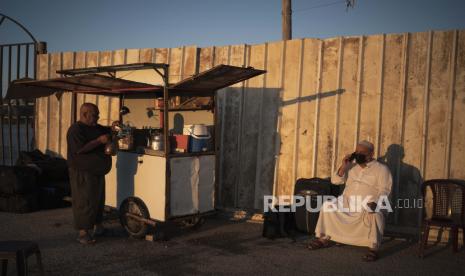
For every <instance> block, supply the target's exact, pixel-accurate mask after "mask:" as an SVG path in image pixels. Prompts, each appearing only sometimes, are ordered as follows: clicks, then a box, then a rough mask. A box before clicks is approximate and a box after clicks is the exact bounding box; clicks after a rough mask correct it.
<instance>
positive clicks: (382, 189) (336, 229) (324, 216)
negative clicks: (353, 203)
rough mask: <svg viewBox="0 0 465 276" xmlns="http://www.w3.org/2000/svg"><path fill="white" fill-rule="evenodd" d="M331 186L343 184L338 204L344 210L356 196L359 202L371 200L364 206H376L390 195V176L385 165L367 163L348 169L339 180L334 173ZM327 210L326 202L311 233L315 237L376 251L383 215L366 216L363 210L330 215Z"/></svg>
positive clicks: (351, 210)
mask: <svg viewBox="0 0 465 276" xmlns="http://www.w3.org/2000/svg"><path fill="white" fill-rule="evenodd" d="M331 182H332V183H333V184H344V183H345V184H346V187H345V189H344V192H343V194H342V195H341V196H340V197H342V198H339V200H341V202H343V203H344V206H345V207H348V204H349V199H350V198H351V197H352V198H353V197H357V196H358V197H359V198H360V197H361V198H362V199H363V198H364V197H366V196H369V197H371V199H370V200H369V201H368V202H375V203H378V199H379V198H380V197H381V196H385V197H386V198H387V197H388V196H389V193H390V192H391V186H392V176H391V172H390V171H389V169H388V167H387V166H386V165H384V164H382V163H379V162H378V161H375V160H373V161H371V162H369V163H367V166H366V167H365V168H363V167H361V166H360V165H352V167H351V168H350V169H349V170H348V172H347V173H346V174H345V175H344V176H342V177H341V176H339V175H338V174H337V171H336V172H334V173H333V175H332V177H331ZM332 206H334V205H332ZM331 208H332V207H331V206H330V204H329V202H325V203H323V205H322V208H321V210H320V216H319V218H318V223H317V225H316V229H315V234H316V236H317V237H323V236H326V237H329V238H330V239H331V240H333V241H336V242H339V243H344V244H350V245H356V246H368V247H370V248H378V247H379V245H380V244H381V240H382V238H383V232H384V219H385V214H384V213H383V212H367V211H366V210H365V209H363V208H361V209H356V210H355V209H354V208H351V209H350V211H347V210H345V211H330V210H329V209H331Z"/></svg>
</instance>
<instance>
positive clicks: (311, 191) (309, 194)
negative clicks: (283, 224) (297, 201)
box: [294, 177, 331, 234]
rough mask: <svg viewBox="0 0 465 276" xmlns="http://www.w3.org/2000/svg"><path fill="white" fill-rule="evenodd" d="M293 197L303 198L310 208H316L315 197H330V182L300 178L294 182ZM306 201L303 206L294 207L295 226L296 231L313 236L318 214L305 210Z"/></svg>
mask: <svg viewBox="0 0 465 276" xmlns="http://www.w3.org/2000/svg"><path fill="white" fill-rule="evenodd" d="M294 195H300V196H304V197H306V200H307V199H310V200H311V202H310V206H311V207H312V209H313V208H316V207H317V197H316V196H323V195H331V181H330V180H329V179H322V178H317V177H315V178H310V179H306V178H301V179H298V180H297V181H296V184H295V188H294ZM306 205H307V201H305V204H304V205H303V206H298V207H296V211H295V224H296V228H297V230H299V231H301V232H305V233H308V234H314V233H315V228H316V224H317V222H318V217H319V214H320V213H319V212H309V211H307V208H306Z"/></svg>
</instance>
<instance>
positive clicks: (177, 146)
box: [170, 134, 190, 152]
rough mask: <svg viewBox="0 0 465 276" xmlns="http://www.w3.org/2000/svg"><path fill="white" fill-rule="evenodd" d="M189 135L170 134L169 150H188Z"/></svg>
mask: <svg viewBox="0 0 465 276" xmlns="http://www.w3.org/2000/svg"><path fill="white" fill-rule="evenodd" d="M189 139H190V136H189V135H182V134H174V135H173V136H170V144H171V145H170V146H171V152H189Z"/></svg>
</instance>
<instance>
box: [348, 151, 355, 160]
mask: <svg viewBox="0 0 465 276" xmlns="http://www.w3.org/2000/svg"><path fill="white" fill-rule="evenodd" d="M355 155H356V153H355V152H353V153H352V154H351V155H350V157H349V159H348V161H349V162H352V161H354V159H355Z"/></svg>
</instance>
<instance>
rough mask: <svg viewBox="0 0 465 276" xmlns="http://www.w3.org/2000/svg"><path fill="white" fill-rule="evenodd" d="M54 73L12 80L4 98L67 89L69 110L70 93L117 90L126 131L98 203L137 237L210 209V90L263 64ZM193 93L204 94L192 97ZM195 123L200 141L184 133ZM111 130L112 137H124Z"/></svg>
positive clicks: (213, 163)
mask: <svg viewBox="0 0 465 276" xmlns="http://www.w3.org/2000/svg"><path fill="white" fill-rule="evenodd" d="M136 71H138V72H141V74H139V75H138V74H137V73H134V72H136ZM128 72H129V73H128ZM142 72H144V74H142ZM57 73H58V74H61V75H62V76H63V77H61V78H54V79H48V80H19V81H15V82H13V83H12V84H11V85H10V87H9V89H8V93H7V96H6V97H7V98H10V99H13V98H36V97H44V96H50V95H52V94H57V95H58V96H59V95H60V94H61V93H63V92H73V93H74V95H75V96H74V100H73V103H74V112H76V110H77V106H76V105H77V99H76V94H77V93H89V94H95V95H105V96H114V97H119V99H120V109H121V112H120V121H121V122H122V123H123V125H124V126H126V130H127V129H129V130H130V131H131V133H132V134H131V135H130V140H128V141H126V143H120V145H119V146H120V147H119V150H118V151H117V152H116V154H115V155H114V156H113V157H112V161H113V163H112V169H111V171H110V172H109V173H108V174H107V175H106V177H105V180H106V197H105V204H106V205H107V206H110V207H113V208H117V209H118V210H119V214H120V220H121V223H122V225H123V227H124V228H125V229H126V230H127V232H128V233H129V234H130V235H131V236H134V237H143V236H145V235H146V233H147V230H148V227H149V226H155V225H156V224H157V223H162V222H166V221H168V220H184V221H185V222H187V223H190V224H195V223H197V222H199V221H200V218H201V217H202V216H204V215H207V214H210V213H212V212H214V211H215V195H216V194H217V191H216V190H217V185H216V181H217V179H218V177H217V164H218V163H217V157H218V156H217V153H218V149H219V148H218V145H219V143H217V141H216V139H215V136H217V131H216V128H215V126H216V123H217V110H216V105H215V100H216V91H217V90H219V89H222V88H225V87H227V86H230V85H232V84H235V83H238V82H241V81H244V80H246V79H249V78H252V77H254V76H257V75H260V74H263V73H265V71H263V70H257V69H254V68H251V67H249V68H244V67H235V66H229V65H218V66H215V67H213V68H212V69H210V70H207V71H204V72H201V73H200V74H197V75H194V76H191V77H189V78H187V79H184V80H181V81H180V82H177V83H175V84H170V83H169V65H168V64H159V63H137V64H128V65H117V66H101V67H92V68H83V69H73V70H61V71H57ZM125 76H139V77H134V78H133V79H131V78H128V77H125ZM136 80H137V81H136ZM196 99H203V100H201V101H199V102H200V104H192V103H193V102H195V101H196ZM128 114H129V115H128ZM74 118H76V115H75V116H74ZM179 124H181V125H180V126H179ZM176 125H178V126H176ZM199 126H200V127H203V128H202V129H203V131H207V132H208V133H207V132H206V133H203V134H206V135H208V138H209V139H208V142H205V144H203V146H201V147H198V145H197V146H195V145H194V143H193V142H192V141H193V140H195V139H197V138H198V139H200V138H201V137H200V138H199V137H197V138H193V137H191V136H192V135H193V136H194V137H196V136H195V135H194V134H193V133H191V134H190V135H189V133H185V131H186V129H187V131H189V130H191V131H193V130H194V129H196V128H197V127H199ZM171 127H173V128H171ZM176 128H177V129H176ZM205 129H207V130H205ZM122 132H123V131H122ZM153 132H156V133H158V136H157V135H153ZM119 134H121V133H119ZM186 136H189V137H188V140H189V139H190V142H188V144H189V145H190V146H191V147H190V148H189V147H186V145H182V146H181V148H178V147H177V146H176V145H175V144H176V143H179V142H180V141H182V139H184V140H185V138H186ZM115 137H117V139H120V140H119V142H121V141H123V139H125V138H127V137H125V138H122V137H120V136H118V135H115ZM154 137H155V138H154ZM152 138H153V139H152ZM199 141H200V140H198V141H197V142H199ZM194 142H195V141H194ZM157 143H158V144H157ZM151 145H156V146H155V147H154V146H151ZM193 148H196V149H195V150H194V149H193Z"/></svg>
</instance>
